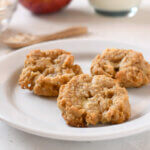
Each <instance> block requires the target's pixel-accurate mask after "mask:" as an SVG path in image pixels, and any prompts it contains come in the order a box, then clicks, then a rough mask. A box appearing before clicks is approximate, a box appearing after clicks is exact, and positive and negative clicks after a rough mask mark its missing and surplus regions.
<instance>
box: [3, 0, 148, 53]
mask: <svg viewBox="0 0 150 150" xmlns="http://www.w3.org/2000/svg"><path fill="white" fill-rule="evenodd" d="M0 1H1V3H0V21H1V26H0V27H1V35H2V31H3V35H6V33H7V35H8V36H9V37H10V36H11V34H10V32H8V31H11V32H17V33H18V32H23V33H30V34H34V35H44V34H51V33H55V32H58V31H61V30H63V29H67V28H70V27H76V26H85V27H87V28H88V31H89V32H88V34H85V35H83V36H79V37H75V38H83V39H93V38H94V39H101V40H112V41H121V42H125V43H130V44H134V45H138V46H141V47H145V48H149V38H150V35H149V30H150V28H149V25H150V19H149V18H150V2H149V1H147V0H142V1H140V0H126V1H124V0H112V1H110V0H105V2H103V0H90V1H88V0H62V1H59V3H58V4H57V5H56V3H51V4H49V3H48V1H51V0H45V1H44V0H19V1H18V2H17V0H8V1H7V0H0ZM53 1H55V0H53ZM56 1H57V2H58V0H56ZM7 2H8V3H7ZM44 2H45V3H44ZM124 2H125V3H124ZM17 3H18V4H17ZM11 4H14V5H13V6H12V5H11ZM4 6H5V7H6V6H8V10H7V13H6V11H4V10H2V9H4ZM10 6H11V7H10ZM49 6H50V7H49ZM10 8H11V9H10ZM62 8H63V9H62ZM8 11H9V12H8ZM6 14H7V15H6ZM4 15H5V18H7V19H6V20H4ZM12 15H13V16H12ZM6 16H7V17H6ZM8 19H9V20H8ZM2 21H3V23H2ZM6 29H7V30H6ZM4 30H5V32H4ZM11 37H12V36H11ZM73 38H74V37H73ZM1 43H2V38H1ZM6 45H7V44H1V45H0V48H1V49H2V50H1V51H0V53H1V54H3V53H5V52H6V53H7V52H10V51H11V48H9V47H8V46H6Z"/></svg>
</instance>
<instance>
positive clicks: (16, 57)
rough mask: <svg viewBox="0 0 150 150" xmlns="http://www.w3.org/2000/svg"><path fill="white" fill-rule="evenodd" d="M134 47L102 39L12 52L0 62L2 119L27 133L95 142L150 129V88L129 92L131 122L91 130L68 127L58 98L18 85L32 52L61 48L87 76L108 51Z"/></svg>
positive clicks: (37, 46)
mask: <svg viewBox="0 0 150 150" xmlns="http://www.w3.org/2000/svg"><path fill="white" fill-rule="evenodd" d="M108 47H109V48H112V47H114V48H127V49H129V48H132V49H136V50H137V51H142V52H143V54H144V56H147V53H148V52H147V53H146V50H144V49H139V48H137V47H135V46H132V45H128V44H122V43H116V42H108V41H100V40H62V41H56V42H48V43H42V44H38V45H34V46H30V47H27V48H23V49H21V50H18V51H16V52H13V53H11V54H9V55H7V57H5V58H3V59H1V60H0V85H1V86H0V118H1V119H2V120H4V121H5V122H7V123H8V124H9V125H11V126H13V127H15V128H17V129H20V130H23V131H25V132H28V133H32V134H36V135H40V136H44V137H49V138H54V139H63V140H72V141H93V140H104V139H114V138H119V137H125V136H129V135H132V134H135V133H139V132H142V131H145V130H147V129H149V128H150V92H149V90H150V87H149V86H144V87H142V88H137V89H136V88H135V89H129V90H128V91H129V97H130V103H131V107H132V116H131V119H130V120H129V121H128V122H125V123H122V124H118V125H109V126H102V125H98V126H96V127H89V128H73V127H69V126H68V125H66V123H65V121H64V120H63V118H62V117H61V113H60V111H59V109H58V108H57V105H56V99H55V98H51V97H50V98H44V97H39V96H36V95H34V94H33V93H32V92H29V91H28V90H22V89H21V88H20V87H19V86H18V83H17V81H18V78H19V74H20V71H21V68H22V67H23V63H24V59H25V56H26V54H27V53H28V52H29V51H30V50H32V49H43V50H46V49H54V48H61V49H65V50H67V51H70V52H72V53H73V55H74V56H75V61H76V63H78V64H80V65H81V67H82V69H83V71H84V72H85V73H89V70H90V64H91V60H92V59H93V58H94V57H95V56H96V55H97V54H98V53H101V52H102V50H103V49H105V48H108Z"/></svg>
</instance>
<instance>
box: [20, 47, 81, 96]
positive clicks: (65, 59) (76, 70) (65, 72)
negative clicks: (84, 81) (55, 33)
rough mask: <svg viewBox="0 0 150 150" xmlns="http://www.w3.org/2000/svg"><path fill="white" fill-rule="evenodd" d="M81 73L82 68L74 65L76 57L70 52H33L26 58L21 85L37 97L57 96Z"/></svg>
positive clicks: (56, 50) (57, 50)
mask: <svg viewBox="0 0 150 150" xmlns="http://www.w3.org/2000/svg"><path fill="white" fill-rule="evenodd" d="M81 73H82V70H81V68H80V66H78V65H74V57H73V56H72V55H71V53H69V52H66V51H64V50H61V49H55V50H47V51H41V50H33V51H31V52H30V53H29V54H28V55H27V57H26V60H25V64H24V68H23V70H22V73H21V75H20V78H19V84H20V86H21V87H22V88H23V89H29V90H33V92H34V93H35V94H37V95H43V96H57V95H58V92H59V88H60V86H61V85H63V84H66V83H67V82H68V81H69V80H70V79H71V78H72V77H73V76H76V75H79V74H81Z"/></svg>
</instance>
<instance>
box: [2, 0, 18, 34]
mask: <svg viewBox="0 0 150 150" xmlns="http://www.w3.org/2000/svg"><path fill="white" fill-rule="evenodd" d="M16 6H17V0H0V32H2V31H4V30H5V29H6V28H7V27H8V24H9V22H10V20H11V17H12V15H13V13H14V11H15V9H16Z"/></svg>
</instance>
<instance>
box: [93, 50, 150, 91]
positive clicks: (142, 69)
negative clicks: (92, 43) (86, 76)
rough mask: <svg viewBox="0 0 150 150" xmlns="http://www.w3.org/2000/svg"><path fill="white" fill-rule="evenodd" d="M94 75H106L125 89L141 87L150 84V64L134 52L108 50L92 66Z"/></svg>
mask: <svg viewBox="0 0 150 150" xmlns="http://www.w3.org/2000/svg"><path fill="white" fill-rule="evenodd" d="M91 74H92V75H106V76H109V77H112V78H115V79H117V80H118V82H119V83H120V85H121V86H124V87H127V88H128V87H140V86H143V85H146V84H148V83H150V64H148V62H146V61H145V60H144V57H143V55H142V54H141V53H139V52H136V51H133V50H121V49H106V50H105V51H104V52H103V53H102V55H97V56H96V58H94V60H93V62H92V65H91Z"/></svg>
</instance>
